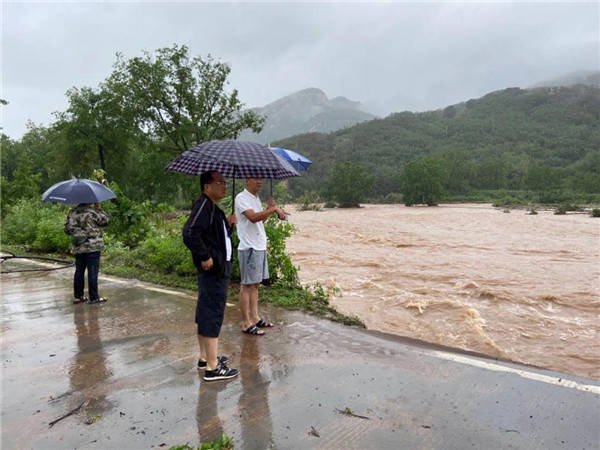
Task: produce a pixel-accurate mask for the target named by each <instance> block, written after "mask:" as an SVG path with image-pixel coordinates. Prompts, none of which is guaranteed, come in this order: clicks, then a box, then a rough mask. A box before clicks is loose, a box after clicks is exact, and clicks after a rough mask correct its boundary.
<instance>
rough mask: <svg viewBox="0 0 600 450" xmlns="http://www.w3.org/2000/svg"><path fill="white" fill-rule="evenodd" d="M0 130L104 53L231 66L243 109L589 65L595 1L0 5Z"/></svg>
mask: <svg viewBox="0 0 600 450" xmlns="http://www.w3.org/2000/svg"><path fill="white" fill-rule="evenodd" d="M1 8H2V23H1V25H2V30H1V38H2V42H1V50H2V54H1V57H2V59H1V72H2V73H1V75H2V84H1V86H2V91H1V94H0V98H4V99H6V100H8V101H9V102H10V104H9V105H8V106H6V107H1V108H0V111H1V115H2V117H1V122H0V126H2V127H3V128H4V130H3V131H4V133H6V134H8V135H9V136H10V137H11V138H13V139H20V138H21V136H22V134H23V133H24V132H25V131H26V122H27V121H28V120H32V121H33V122H35V123H36V124H42V125H45V126H47V125H50V124H51V123H52V121H53V116H52V112H53V111H61V110H64V109H65V108H66V98H65V92H66V90H67V89H69V88H70V87H72V86H76V87H82V86H91V87H97V86H98V83H100V82H101V81H102V80H104V79H105V78H106V77H107V76H108V75H109V74H110V72H111V70H112V65H113V63H114V61H115V53H116V52H122V53H123V54H124V56H125V57H127V58H129V57H133V56H139V55H140V54H141V52H142V50H154V49H157V48H160V47H165V46H171V45H172V44H173V43H178V44H186V45H187V46H189V48H190V50H191V53H192V54H193V55H199V56H206V55H207V54H208V53H210V54H212V55H213V56H214V57H216V58H218V59H220V60H222V61H225V62H227V63H229V64H230V66H231V68H232V72H231V76H230V86H231V87H235V88H237V89H238V90H239V93H240V98H241V99H242V101H243V102H244V103H245V104H246V106H248V107H253V106H264V105H266V104H267V103H270V102H272V101H274V100H276V99H278V98H280V97H282V96H285V95H288V94H291V93H293V92H295V91H298V90H301V89H304V88H307V87H318V88H320V89H322V90H323V91H324V92H325V93H326V94H327V96H328V97H329V98H333V97H336V96H340V95H342V96H345V97H347V98H349V99H351V100H356V101H360V102H363V103H364V108H363V109H365V110H367V111H369V112H373V113H376V114H379V115H385V114H387V113H389V112H392V111H401V110H412V111H422V110H427V109H434V108H438V107H443V106H447V105H449V104H453V103H457V102H460V101H465V100H468V99H470V98H477V97H480V96H482V95H484V94H486V93H487V92H490V91H493V90H497V89H502V88H505V87H509V86H519V87H528V86H531V85H533V84H535V83H537V82H540V81H543V80H546V79H549V78H554V77H557V76H560V75H564V74H566V73H569V72H572V71H576V70H598V68H599V58H600V48H599V28H600V27H599V15H600V12H599V4H598V3H597V2H594V1H593V2H588V3H573V2H569V3H506V2H504V3H473V2H460V3H459V2H439V3H424V2H411V3H403V4H400V3H394V2H387V3H343V2H337V3H329V4H323V3H289V2H273V3H235V4H233V3H229V4H217V3H200V2H184V3H177V4H174V3H169V2H127V3H122V2H104V3H87V2H86V3H83V2H60V3H50V2H36V3H23V2H8V1H6V0H5V1H4V2H2V6H1Z"/></svg>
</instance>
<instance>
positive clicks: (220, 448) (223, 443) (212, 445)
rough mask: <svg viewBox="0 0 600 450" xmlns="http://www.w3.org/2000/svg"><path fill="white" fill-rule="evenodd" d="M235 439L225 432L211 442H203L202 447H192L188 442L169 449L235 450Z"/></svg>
mask: <svg viewBox="0 0 600 450" xmlns="http://www.w3.org/2000/svg"><path fill="white" fill-rule="evenodd" d="M233 448H234V447H233V440H232V439H231V438H230V437H229V436H227V435H226V434H225V433H223V434H222V435H221V437H220V438H217V439H214V440H212V441H210V442H203V443H202V444H200V447H196V449H194V448H193V447H190V446H189V445H188V444H184V445H174V446H172V447H170V448H169V450H233Z"/></svg>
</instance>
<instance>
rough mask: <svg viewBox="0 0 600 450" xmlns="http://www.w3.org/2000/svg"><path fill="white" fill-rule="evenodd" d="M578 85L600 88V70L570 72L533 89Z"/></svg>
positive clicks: (543, 82)
mask: <svg viewBox="0 0 600 450" xmlns="http://www.w3.org/2000/svg"><path fill="white" fill-rule="evenodd" d="M576 84H585V85H586V86H596V87H600V70H578V71H575V72H570V73H567V74H565V75H562V76H560V77H557V78H551V79H549V80H545V81H542V82H540V83H536V84H535V85H533V87H552V86H574V85H576Z"/></svg>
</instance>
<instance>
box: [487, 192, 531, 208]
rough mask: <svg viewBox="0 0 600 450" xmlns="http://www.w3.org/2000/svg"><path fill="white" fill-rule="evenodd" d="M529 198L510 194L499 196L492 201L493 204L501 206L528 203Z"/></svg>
mask: <svg viewBox="0 0 600 450" xmlns="http://www.w3.org/2000/svg"><path fill="white" fill-rule="evenodd" d="M526 204H527V200H526V199H523V198H517V197H512V196H510V195H507V196H504V197H502V198H499V199H498V200H496V201H494V202H493V203H492V206H494V207H496V208H499V207H501V206H514V205H526Z"/></svg>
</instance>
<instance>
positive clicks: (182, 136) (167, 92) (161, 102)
mask: <svg viewBox="0 0 600 450" xmlns="http://www.w3.org/2000/svg"><path fill="white" fill-rule="evenodd" d="M230 72H231V69H230V67H229V66H228V65H227V64H226V63H222V62H218V61H215V60H214V59H213V58H212V57H211V56H210V55H209V56H208V57H207V58H206V59H202V58H201V57H193V58H192V57H190V55H189V51H188V48H187V47H186V46H185V45H181V46H179V45H176V44H175V45H173V46H172V47H165V48H160V49H158V50H156V52H155V53H154V54H151V53H149V52H145V53H144V56H143V57H135V58H132V59H129V60H126V59H124V58H123V56H122V55H120V54H118V55H117V62H116V63H115V65H114V71H113V73H112V74H111V75H110V77H109V78H108V79H107V80H106V83H105V85H104V88H105V89H107V90H108V91H109V92H110V93H111V95H113V96H114V97H115V98H120V99H121V103H122V104H123V105H124V106H125V108H126V109H127V110H128V111H129V113H130V114H131V116H132V117H133V118H134V120H135V122H136V123H137V126H138V127H139V128H140V129H141V130H147V131H148V132H149V134H150V135H151V136H152V137H154V138H157V139H159V140H160V141H161V142H162V143H163V145H164V146H165V148H167V149H168V150H169V151H171V153H181V152H184V151H185V150H188V149H190V148H191V147H194V146H195V145H196V144H198V143H201V142H204V141H208V140H212V139H227V138H236V137H237V136H238V135H239V134H240V132H241V131H242V130H244V129H247V128H250V129H251V130H252V131H254V132H260V131H261V129H262V125H263V122H264V119H263V118H262V117H260V116H258V115H257V114H255V113H254V112H252V111H242V108H243V106H244V105H243V104H242V103H241V102H240V100H239V99H238V91H237V90H236V89H233V90H232V91H231V93H228V92H227V91H226V87H227V84H228V81H227V78H228V76H229V73H230Z"/></svg>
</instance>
